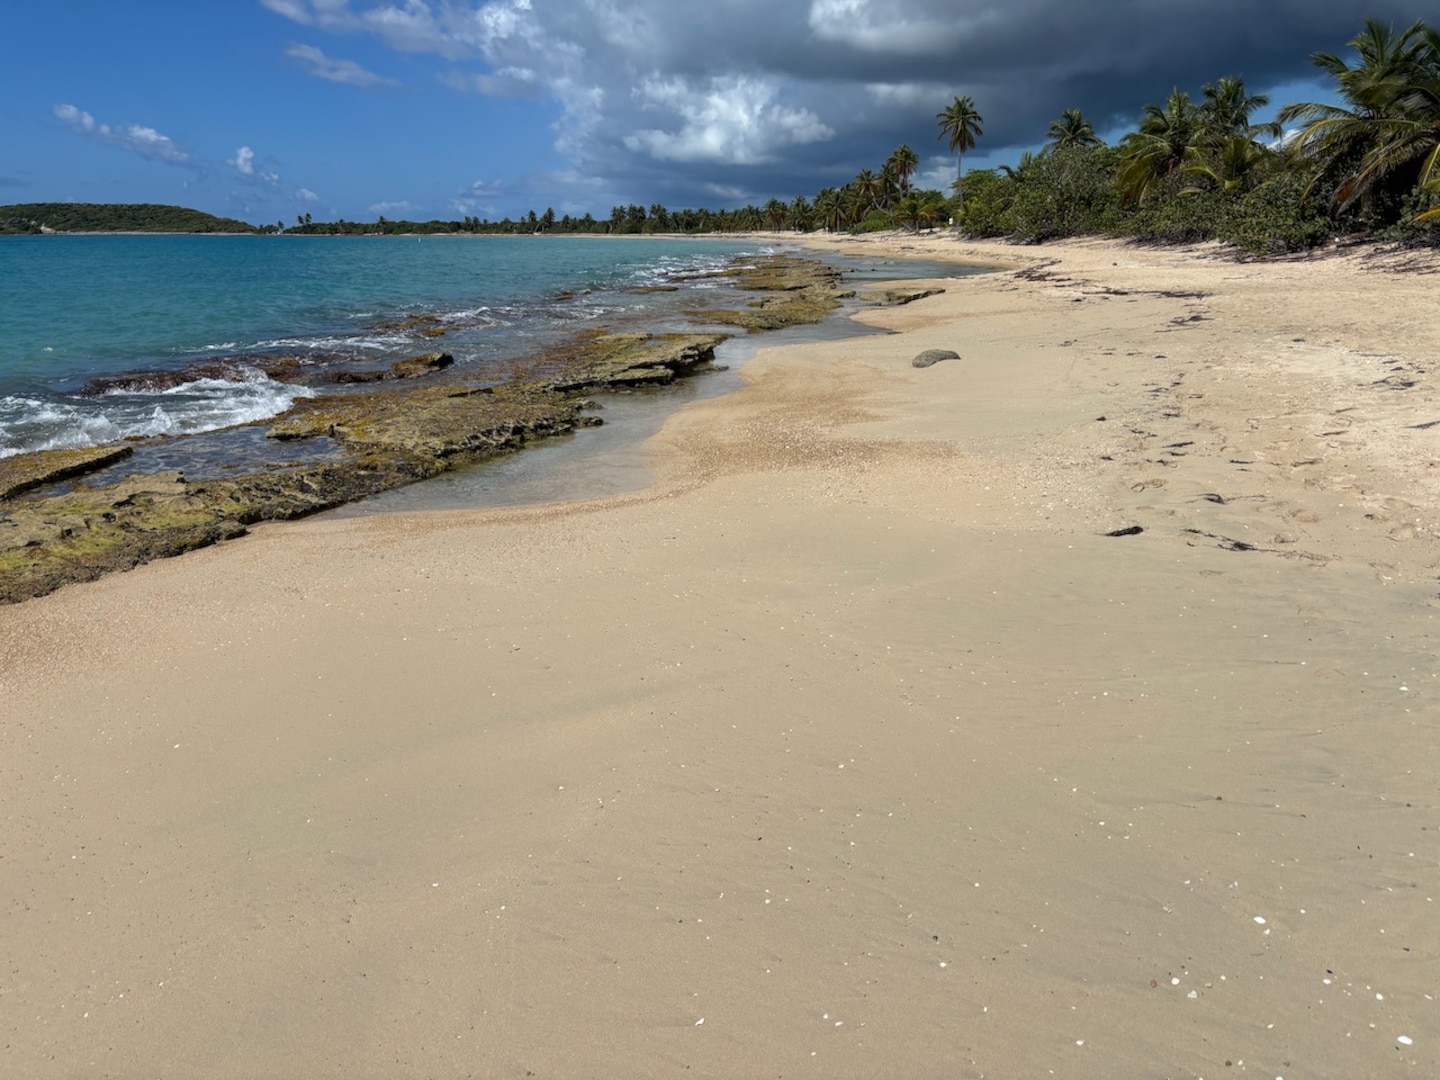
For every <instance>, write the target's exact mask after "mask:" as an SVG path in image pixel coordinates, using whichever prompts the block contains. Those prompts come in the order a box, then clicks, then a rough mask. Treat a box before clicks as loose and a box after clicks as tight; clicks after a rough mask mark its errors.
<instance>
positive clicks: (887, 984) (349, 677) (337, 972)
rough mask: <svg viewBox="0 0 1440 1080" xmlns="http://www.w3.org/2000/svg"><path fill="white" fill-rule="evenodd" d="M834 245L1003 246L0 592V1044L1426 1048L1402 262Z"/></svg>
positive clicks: (1416, 528) (1432, 519)
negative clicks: (577, 457) (293, 499)
mask: <svg viewBox="0 0 1440 1080" xmlns="http://www.w3.org/2000/svg"><path fill="white" fill-rule="evenodd" d="M833 246H834V247H835V248H837V249H841V250H852V249H853V250H859V251H864V252H865V253H868V254H874V253H892V254H895V255H896V256H898V257H905V256H908V255H914V256H921V257H925V258H954V259H969V260H974V261H980V262H989V263H995V264H998V265H1002V266H1005V267H1007V268H1008V269H1004V270H1001V271H997V272H996V273H994V274H990V275H986V276H981V277H969V278H963V279H948V280H944V281H938V282H936V283H935V284H936V285H937V286H938V287H943V288H944V289H945V290H946V291H945V292H944V293H943V295H939V296H934V297H930V298H927V299H924V300H920V301H917V302H915V303H912V304H909V305H906V306H903V307H898V308H885V309H875V310H871V311H868V312H866V313H865V314H864V315H863V316H862V317H863V318H864V319H865V320H866V321H868V322H871V323H873V324H875V325H877V326H882V327H885V328H887V329H889V330H892V331H894V333H892V334H886V335H869V336H863V337H856V338H854V339H848V340H844V341H838V342H836V341H826V342H817V343H814V344H809V345H795V346H787V347H784V348H769V349H767V348H762V349H761V350H760V352H759V353H758V354H757V355H756V357H755V358H754V359H753V360H751V361H749V363H748V364H747V365H746V367H745V369H744V372H743V374H744V376H745V378H746V380H747V385H746V386H745V388H744V389H742V390H740V391H738V392H736V393H733V394H730V395H727V396H724V397H721V398H717V399H713V400H709V401H703V402H698V403H696V404H693V405H691V406H689V407H687V408H686V409H684V410H683V411H682V412H680V413H678V414H677V415H676V416H674V417H673V418H672V419H671V420H670V421H669V422H668V423H667V424H666V426H665V428H664V430H663V431H662V432H661V434H660V435H658V436H656V437H655V438H654V439H652V440H651V441H650V443H649V444H648V453H649V456H650V461H651V465H652V468H653V470H654V482H653V484H652V485H651V486H650V487H649V488H647V489H645V490H644V491H641V492H638V493H635V494H629V495H622V496H614V497H610V498H605V499H596V500H590V501H580V502H571V503H564V504H556V505H544V506H533V507H523V508H518V509H515V508H511V509H500V510H487V511H467V512H445V513H429V514H422V513H409V514H387V515H377V516H374V517H367V518H348V519H343V520H341V519H334V518H316V519H310V520H307V521H302V522H297V523H289V524H284V525H275V526H265V527H262V528H259V529H257V530H255V532H254V533H253V534H252V535H250V536H248V537H245V538H242V539H240V540H236V541H233V542H229V543H225V544H222V545H220V546H217V547H213V548H209V549H206V550H203V551H198V552H194V553H192V554H189V555H186V556H183V557H180V558H175V559H169V560H165V561H163V562H159V563H154V564H151V565H149V566H145V567H142V568H140V569H138V570H135V571H133V572H130V573H125V574H119V575H113V576H111V577H108V578H105V579H103V580H101V581H98V582H94V583H91V584H86V585H79V586H69V587H66V588H64V589H63V590H61V591H60V592H57V593H55V594H52V595H50V596H46V597H43V598H41V599H38V600H34V601H30V602H27V603H24V604H21V605H17V606H11V607H4V608H0V823H3V829H0V1074H3V1075H6V1076H14V1077H26V1078H73V1077H83V1078H88V1077H123V1078H141V1077H144V1078H169V1077H174V1078H208V1077H214V1078H231V1077H277V1078H278V1077H309V1078H319V1077H334V1078H341V1077H344V1078H347V1080H353V1078H363V1077H402V1076H403V1077H410V1076H425V1077H469V1076H473V1077H487V1078H489V1077H517V1078H518V1077H528V1076H533V1077H541V1078H570V1077H574V1078H587V1077H617V1078H618V1077H626V1078H635V1077H674V1076H680V1075H685V1076H690V1077H714V1078H751V1077H784V1078H790V1077H812V1078H826V1080H830V1078H839V1077H855V1078H862V1077H896V1078H906V1080H921V1078H937V1080H938V1078H958V1077H967V1078H978V1077H1022V1078H1023V1077H1043V1076H1052V1075H1053V1076H1060V1077H1080V1078H1085V1077H1119V1078H1125V1077H1147V1078H1149V1077H1183V1078H1196V1077H1205V1078H1216V1077H1222V1076H1254V1077H1264V1078H1266V1080H1268V1078H1271V1077H1284V1078H1285V1080H1297V1078H1302V1077H1402V1076H1404V1077H1410V1076H1413V1077H1417V1078H1419V1077H1433V1076H1436V1075H1440V1003H1437V1000H1436V998H1437V997H1440V930H1437V927H1440V911H1437V906H1436V903H1435V898H1436V896H1437V895H1440V872H1437V861H1440V812H1437V810H1440V791H1437V777H1440V737H1437V721H1440V710H1437V707H1436V697H1437V692H1440V681H1437V673H1440V664H1437V658H1436V647H1437V631H1440V625H1437V615H1440V581H1437V578H1440V514H1437V510H1436V508H1437V504H1440V464H1437V463H1440V372H1437V370H1436V363H1437V361H1436V358H1437V357H1440V322H1437V320H1436V317H1435V312H1436V304H1435V300H1436V296H1437V289H1440V277H1437V276H1435V274H1434V273H1433V271H1434V270H1435V269H1436V268H1437V267H1436V264H1435V263H1434V261H1433V259H1432V260H1431V261H1429V262H1426V261H1425V260H1423V259H1420V258H1418V257H1416V256H1413V255H1393V256H1380V255H1376V254H1374V253H1373V252H1368V251H1366V250H1364V249H1357V250H1356V251H1353V252H1351V253H1348V254H1337V255H1331V256H1329V257H1325V258H1315V259H1308V260H1295V261H1284V262H1273V263H1264V262H1248V263H1247V262H1236V261H1232V260H1229V259H1227V258H1224V257H1221V255H1220V253H1219V252H1218V251H1217V250H1216V249H1212V248H1204V249H1192V250H1173V249H1165V250H1157V249H1149V248H1138V247H1129V246H1123V245H1118V244H1112V243H1101V242H1084V243H1067V244H1056V245H1048V246H1045V247H1039V248H1017V247H1009V246H1004V245H979V244H967V243H960V242H957V241H954V240H951V239H948V238H942V237H939V236H936V237H916V238H896V237H895V236H893V235H891V236H887V237H885V238H883V239H880V240H868V241H836V242H835V244H834V245H833ZM925 349H951V350H954V351H955V352H957V353H958V354H959V359H950V360H945V361H942V362H940V363H938V364H935V365H934V366H932V367H927V368H923V369H917V368H914V367H912V366H911V359H912V357H914V356H915V355H916V354H917V353H919V352H921V351H922V350H925ZM1136 530H1139V531H1136ZM1116 532H1124V533H1126V535H1108V534H1110V533H1116Z"/></svg>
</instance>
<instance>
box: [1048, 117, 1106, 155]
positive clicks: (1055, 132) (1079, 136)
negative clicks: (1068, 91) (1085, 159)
mask: <svg viewBox="0 0 1440 1080" xmlns="http://www.w3.org/2000/svg"><path fill="white" fill-rule="evenodd" d="M1046 134H1047V136H1048V137H1049V139H1050V141H1049V142H1047V143H1046V144H1045V149H1046V150H1067V149H1072V148H1073V149H1077V150H1084V149H1089V148H1090V147H1092V146H1101V145H1103V144H1102V141H1101V139H1100V136H1099V135H1096V134H1095V125H1094V124H1092V123H1090V121H1089V120H1086V119H1085V114H1084V113H1082V112H1081V111H1080V110H1079V109H1066V110H1065V111H1064V112H1063V113H1061V114H1060V119H1058V120H1052V121H1051V122H1050V130H1049V131H1048V132H1047V133H1046Z"/></svg>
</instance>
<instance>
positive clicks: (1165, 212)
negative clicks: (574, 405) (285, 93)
mask: <svg viewBox="0 0 1440 1080" xmlns="http://www.w3.org/2000/svg"><path fill="white" fill-rule="evenodd" d="M1349 45H1350V48H1351V50H1353V56H1351V57H1350V58H1348V59H1347V58H1344V57H1342V56H1340V55H1338V54H1335V53H1328V52H1321V53H1317V54H1315V56H1314V57H1313V58H1312V59H1313V61H1314V63H1315V64H1316V66H1317V67H1319V68H1320V70H1321V71H1322V72H1324V73H1325V74H1326V75H1327V76H1329V77H1330V79H1332V80H1333V85H1334V88H1335V91H1336V94H1337V96H1338V97H1339V99H1340V103H1339V104H1328V103H1323V102H1306V103H1298V104H1292V105H1287V106H1286V107H1285V108H1283V109H1281V110H1280V112H1279V115H1278V118H1277V119H1276V120H1275V121H1271V122H1268V123H1258V122H1256V121H1255V120H1254V117H1255V115H1256V114H1257V113H1258V112H1259V111H1260V110H1262V109H1264V108H1265V107H1266V106H1268V105H1269V101H1268V99H1267V98H1266V97H1265V96H1264V95H1261V94H1252V93H1250V92H1249V90H1248V89H1247V88H1246V85H1245V80H1244V79H1243V78H1242V77H1240V76H1225V77H1222V78H1219V79H1217V80H1216V81H1215V82H1213V83H1209V84H1207V85H1206V86H1204V87H1203V88H1202V89H1201V92H1200V95H1199V96H1198V97H1195V96H1192V95H1191V94H1190V93H1188V92H1187V91H1184V90H1180V89H1178V88H1177V89H1175V90H1174V91H1173V92H1172V93H1171V94H1170V95H1169V96H1168V97H1167V98H1166V99H1165V101H1164V102H1161V103H1152V104H1147V105H1146V106H1144V108H1143V109H1142V110H1141V114H1140V120H1139V123H1138V125H1137V126H1136V129H1135V130H1134V131H1131V132H1129V133H1127V134H1126V135H1124V136H1123V137H1122V138H1121V139H1119V140H1118V142H1116V143H1115V144H1114V145H1106V144H1105V143H1104V141H1103V140H1102V139H1101V138H1100V137H1099V135H1098V134H1097V133H1096V131H1095V127H1094V125H1093V123H1092V122H1091V121H1090V120H1088V119H1087V118H1086V117H1085V115H1084V113H1083V112H1082V111H1081V110H1080V109H1076V108H1071V109H1066V110H1064V111H1063V112H1062V113H1061V115H1060V116H1059V117H1058V118H1057V119H1056V120H1055V121H1054V122H1053V123H1052V124H1051V125H1050V126H1049V129H1048V131H1047V132H1046V137H1047V141H1046V142H1045V143H1044V146H1043V147H1042V149H1040V150H1039V151H1038V152H1036V153H1026V154H1024V155H1022V156H1021V159H1020V161H1019V162H1018V163H1017V164H1015V165H1013V166H1001V167H1000V168H998V169H982V170H974V171H972V172H970V173H969V174H966V173H965V171H964V155H965V154H966V153H967V152H969V151H970V150H972V149H974V147H975V146H976V143H977V141H978V140H979V139H980V138H981V137H982V136H983V134H984V126H983V125H984V119H983V117H982V116H981V115H980V113H979V111H978V110H977V108H976V105H975V102H974V101H973V100H972V99H971V98H969V97H961V96H956V97H955V99H954V100H953V101H952V102H951V103H950V104H949V105H948V106H946V107H945V108H944V109H942V110H941V111H940V112H939V113H937V114H936V117H935V120H936V124H937V127H938V136H937V138H939V139H940V140H941V141H943V142H945V143H946V145H947V147H948V149H949V151H950V152H951V153H953V154H955V156H956V178H955V181H954V182H953V183H952V184H951V185H950V190H949V192H948V193H946V192H941V191H938V190H933V189H917V188H915V187H914V185H913V183H912V181H913V179H914V176H915V173H916V170H917V169H918V166H919V158H918V155H917V154H916V153H915V151H914V150H913V149H912V148H911V147H910V146H908V145H902V146H900V147H898V148H897V149H896V150H895V151H894V152H893V153H892V154H891V155H890V156H889V157H888V158H887V159H886V160H885V161H884V162H881V163H879V164H878V166H877V167H875V168H866V169H861V170H860V172H859V173H857V174H856V176H855V177H854V179H852V180H851V181H849V182H848V183H846V184H844V185H840V186H836V187H825V188H822V189H821V190H820V191H818V192H816V193H815V194H814V195H812V196H805V195H800V196H797V197H796V198H794V199H793V200H791V201H789V202H785V201H782V200H780V199H770V200H769V201H768V202H766V203H764V204H763V205H758V206H757V205H750V206H744V207H740V208H738V209H731V210H709V209H683V210H670V209H667V208H666V207H665V206H662V205H660V204H654V205H651V206H650V207H648V208H647V207H644V206H640V205H637V204H630V205H626V206H616V207H613V208H612V209H611V211H610V214H609V216H608V217H607V218H595V217H592V216H591V215H589V214H586V215H584V216H583V217H579V218H575V217H571V216H569V215H566V216H563V217H560V218H557V217H556V216H555V212H554V211H553V210H551V209H547V210H546V211H545V212H544V213H543V214H537V213H536V212H535V211H533V210H532V211H530V212H529V213H528V214H527V215H525V216H524V217H522V218H519V219H517V220H513V221H512V220H510V219H509V218H506V219H503V220H501V221H498V222H492V221H488V220H480V219H478V218H473V217H466V218H465V219H464V220H462V221H459V222H426V223H414V222H386V221H384V219H383V218H382V219H381V221H380V222H378V223H375V224H373V225H353V226H352V225H350V224H349V223H344V222H341V223H339V225H323V224H322V225H312V224H311V223H310V221H309V218H308V216H307V217H306V218H305V219H304V220H303V222H301V223H299V224H297V226H296V227H295V228H291V229H287V230H285V231H287V232H318V231H325V232H332V231H341V232H346V231H359V232H424V231H437V232H438V231H449V232H476V233H605V234H612V235H631V234H645V233H711V232H740V231H755V230H761V229H768V230H790V231H797V232H808V231H813V230H826V231H830V232H836V231H845V230H848V231H853V232H866V231H873V230H880V229H893V228H905V229H916V230H918V229H926V228H933V227H935V226H936V225H940V224H946V223H954V224H956V225H957V226H958V227H959V228H960V229H961V230H962V231H963V232H964V233H966V234H967V235H971V236H975V237H1007V238H1010V239H1014V240H1018V241H1023V242H1032V243H1033V242H1041V241H1044V240H1048V239H1054V238H1058V237H1064V236H1076V235H1103V236H1116V237H1129V238H1135V239H1142V240H1151V241H1159V242H1193V241H1200V240H1210V239H1218V240H1224V241H1227V242H1230V243H1234V244H1237V245H1240V246H1241V247H1244V248H1247V249H1249V250H1252V251H1256V252H1270V253H1278V252H1284V251H1293V250H1299V249H1303V248H1307V247H1312V246H1315V245H1318V244H1321V243H1324V242H1325V241H1327V240H1329V239H1331V238H1333V237H1336V236H1343V235H1356V234H1359V235H1368V236H1379V237H1385V238H1391V239H1398V240H1401V241H1405V242H1410V243H1428V244H1434V243H1436V242H1440V32H1437V31H1436V30H1435V29H1434V28H1432V27H1429V26H1427V25H1426V24H1425V23H1424V22H1423V21H1420V22H1416V23H1414V24H1412V25H1411V26H1409V27H1406V28H1404V29H1402V30H1398V31H1397V30H1396V29H1395V28H1394V27H1392V26H1390V25H1388V24H1384V23H1381V22H1379V21H1377V20H1368V21H1367V22H1366V23H1365V26H1364V28H1363V30H1362V31H1361V33H1360V34H1358V35H1357V36H1356V37H1355V38H1354V39H1353V40H1352V41H1351V42H1350V43H1349Z"/></svg>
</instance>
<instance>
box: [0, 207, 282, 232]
mask: <svg viewBox="0 0 1440 1080" xmlns="http://www.w3.org/2000/svg"><path fill="white" fill-rule="evenodd" d="M47 229H49V230H53V231H55V232H183V233H248V232H254V231H255V227H254V226H253V225H248V224H246V223H245V222H243V221H236V220H235V219H234V218H222V217H215V216H213V215H211V214H205V213H202V212H201V211H199V210H189V209H186V208H185V207H183V206H161V205H158V204H155V203H16V204H15V205H12V206H0V233H39V232H44V231H45V230H47Z"/></svg>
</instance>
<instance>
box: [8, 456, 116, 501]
mask: <svg viewBox="0 0 1440 1080" xmlns="http://www.w3.org/2000/svg"><path fill="white" fill-rule="evenodd" d="M133 453H134V450H133V449H132V448H131V447H128V446H113V445H112V446H86V447H80V448H77V449H73V450H35V451H32V452H31V453H28V454H13V455H11V456H10V457H7V458H0V500H3V499H10V498H13V497H14V496H16V495H19V494H21V493H22V492H26V491H32V490H34V489H35V488H38V487H44V486H45V485H46V484H58V483H60V482H61V481H63V480H69V479H72V478H74V477H76V476H84V475H85V474H86V473H91V472H96V471H97V470H99V469H103V468H105V467H106V466H107V465H113V464H115V462H117V461H123V460H124V459H125V458H127V457H129V456H130V455H131V454H133Z"/></svg>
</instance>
